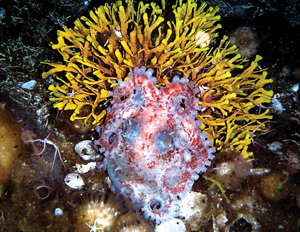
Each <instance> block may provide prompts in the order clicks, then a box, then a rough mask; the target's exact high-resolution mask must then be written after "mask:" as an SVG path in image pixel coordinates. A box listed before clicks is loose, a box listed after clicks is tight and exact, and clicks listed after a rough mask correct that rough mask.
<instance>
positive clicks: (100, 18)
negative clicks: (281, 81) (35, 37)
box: [42, 0, 273, 157]
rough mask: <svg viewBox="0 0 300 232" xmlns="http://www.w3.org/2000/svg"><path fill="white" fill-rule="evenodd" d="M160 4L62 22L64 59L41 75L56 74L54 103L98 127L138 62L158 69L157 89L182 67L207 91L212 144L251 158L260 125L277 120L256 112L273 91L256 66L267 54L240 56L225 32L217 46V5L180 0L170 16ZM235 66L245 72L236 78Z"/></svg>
mask: <svg viewBox="0 0 300 232" xmlns="http://www.w3.org/2000/svg"><path fill="white" fill-rule="evenodd" d="M161 5H162V6H161V7H160V6H159V5H157V4H155V3H150V4H144V3H143V2H139V3H138V5H137V7H136V8H134V6H133V0H125V1H117V2H116V3H114V4H108V3H106V4H105V5H104V6H100V7H99V8H97V9H95V10H94V11H90V18H87V17H84V16H83V17H81V18H80V19H77V20H76V21H75V27H74V28H73V29H71V28H67V27H66V26H63V30H59V31H58V32H57V35H58V43H57V44H55V43H51V46H52V48H53V49H55V50H58V51H59V53H60V54H61V55H62V57H63V60H64V64H54V63H47V64H49V65H50V66H52V69H50V70H49V71H47V72H44V73H43V74H42V78H47V77H48V76H50V75H53V74H54V75H55V76H56V78H57V79H58V81H59V82H60V84H56V85H54V84H52V85H50V86H49V91H50V95H51V97H50V101H53V102H54V107H55V108H58V109H59V110H72V111H73V114H72V115H71V118H70V119H71V120H84V121H85V122H87V121H88V120H90V119H92V121H93V125H94V126H101V125H102V124H103V122H104V119H105V115H106V108H107V107H108V106H109V104H110V101H109V100H110V99H111V98H110V96H109V94H108V93H109V91H111V90H112V88H113V87H114V86H115V85H117V82H116V80H117V79H122V80H126V78H127V74H128V73H129V72H132V71H133V68H134V67H140V66H143V65H144V66H146V67H147V68H152V69H154V71H155V72H154V74H155V75H156V77H157V80H158V84H157V86H158V87H159V86H161V85H167V84H168V83H169V81H170V80H171V79H172V76H171V73H172V72H174V73H180V75H181V76H187V77H189V79H190V80H192V81H193V82H194V84H195V87H196V88H198V87H199V88H202V87H205V89H206V93H205V94H204V95H203V96H200V94H198V95H197V96H198V97H199V99H200V102H199V105H200V106H201V107H202V109H203V110H202V111H199V113H198V115H197V118H198V119H199V120H201V121H202V125H201V126H200V129H201V130H203V131H204V132H205V133H207V135H208V137H209V138H210V139H211V140H212V141H213V144H214V146H216V147H217V149H218V150H225V149H229V150H232V151H236V152H239V153H241V155H243V156H244V157H249V156H251V155H252V153H251V152H248V151H247V149H248V146H249V144H251V142H252V137H253V133H254V131H265V130H266V129H265V127H264V125H263V124H262V121H263V120H266V119H271V118H272V117H271V116H270V115H269V114H268V113H269V112H268V110H265V111H263V112H261V113H254V112H255V110H254V108H255V107H257V105H260V104H263V103H268V102H270V101H271V97H272V96H273V92H272V91H267V90H266V89H264V86H265V85H266V84H268V83H271V82H272V79H267V72H266V71H264V70H261V71H259V70H258V69H257V67H258V62H259V60H261V59H262V58H261V57H260V56H256V58H255V60H254V61H252V62H251V63H249V62H248V60H247V59H241V56H240V55H239V54H236V53H237V52H238V49H237V48H236V46H231V47H230V46H229V41H228V37H227V36H224V37H223V38H222V39H221V41H220V44H219V45H218V46H216V47H212V46H211V43H212V41H214V39H215V38H216V37H218V34H217V32H216V30H217V29H218V28H221V25H220V24H217V22H218V21H219V20H220V16H219V15H217V12H218V10H219V9H218V7H215V8H213V7H207V4H206V3H202V4H201V5H200V6H198V5H197V3H196V1H195V0H187V1H186V2H185V3H183V1H182V0H178V1H176V4H175V5H173V6H172V12H173V15H172V16H171V17H170V14H169V12H167V11H166V9H165V1H162V3H161ZM246 64H247V65H248V67H247V68H245V69H244V66H245V65H246ZM233 70H239V71H238V72H237V74H236V75H234V76H233V74H232V71H233ZM61 72H65V73H66V75H65V76H62V75H60V74H59V73H61ZM210 96H212V99H211V100H207V99H209V97H210Z"/></svg>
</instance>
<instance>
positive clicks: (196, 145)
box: [97, 67, 215, 223]
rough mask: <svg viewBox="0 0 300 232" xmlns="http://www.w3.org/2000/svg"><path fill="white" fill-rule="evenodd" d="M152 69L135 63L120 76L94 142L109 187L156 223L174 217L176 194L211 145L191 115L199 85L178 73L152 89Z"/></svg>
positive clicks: (205, 162) (186, 186) (201, 168)
mask: <svg viewBox="0 0 300 232" xmlns="http://www.w3.org/2000/svg"><path fill="white" fill-rule="evenodd" d="M152 74H153V70H152V69H148V70H146V68H145V67H141V68H134V72H133V73H129V74H128V77H129V80H128V81H124V82H123V81H121V80H119V83H118V85H117V86H116V87H115V88H114V90H113V92H112V93H111V94H112V96H113V106H112V108H111V109H109V113H108V115H107V119H106V121H105V124H104V125H103V126H102V128H101V131H102V133H101V134H100V138H99V140H98V142H97V143H98V144H100V146H101V148H100V151H101V152H104V156H105V162H104V164H105V165H104V166H103V169H107V171H108V174H109V177H110V179H111V182H112V187H111V188H112V190H113V191H116V192H117V193H119V194H120V195H122V196H123V197H125V198H128V199H130V201H131V202H132V203H133V205H135V206H136V207H137V208H141V209H142V211H143V212H144V216H145V217H146V218H148V219H152V220H156V223H161V222H163V221H167V220H169V219H172V218H174V217H176V216H177V214H176V211H177V210H178V200H177V199H178V197H180V198H181V199H182V198H183V197H184V196H185V194H186V192H189V191H191V189H192V186H193V184H194V181H195V180H197V179H198V177H199V176H198V174H199V173H200V172H205V171H206V167H205V166H209V165H210V160H211V159H213V155H212V153H213V152H215V148H209V146H210V144H211V141H210V140H208V139H207V136H206V134H205V133H201V131H200V129H199V126H200V124H201V122H200V121H196V120H195V116H196V114H197V110H200V106H197V103H198V102H199V100H198V99H197V98H195V92H196V91H198V90H199V89H193V83H192V82H188V81H187V78H186V77H183V78H181V79H180V78H179V77H178V76H175V77H174V78H173V81H172V83H170V84H168V85H167V86H165V87H160V88H157V87H156V82H157V80H156V78H155V77H153V76H152Z"/></svg>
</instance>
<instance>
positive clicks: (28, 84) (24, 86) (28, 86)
mask: <svg viewBox="0 0 300 232" xmlns="http://www.w3.org/2000/svg"><path fill="white" fill-rule="evenodd" d="M35 85H36V81H35V80H31V81H27V82H25V83H23V84H22V85H21V88H22V89H27V90H32V89H33V88H34V86H35Z"/></svg>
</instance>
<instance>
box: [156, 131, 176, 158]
mask: <svg viewBox="0 0 300 232" xmlns="http://www.w3.org/2000/svg"><path fill="white" fill-rule="evenodd" d="M155 140H156V147H157V149H158V151H159V153H164V152H167V151H168V150H169V149H171V148H172V146H173V139H172V136H171V134H170V133H169V132H167V131H161V132H158V133H157V135H156V138H155Z"/></svg>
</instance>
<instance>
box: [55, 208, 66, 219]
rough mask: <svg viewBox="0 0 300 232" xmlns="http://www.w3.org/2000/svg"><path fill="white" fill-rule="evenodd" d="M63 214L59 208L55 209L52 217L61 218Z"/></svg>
mask: <svg viewBox="0 0 300 232" xmlns="http://www.w3.org/2000/svg"><path fill="white" fill-rule="evenodd" d="M63 214H64V212H63V211H62V210H61V209H60V208H56V209H55V210H54V216H55V217H57V216H62V215H63Z"/></svg>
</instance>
